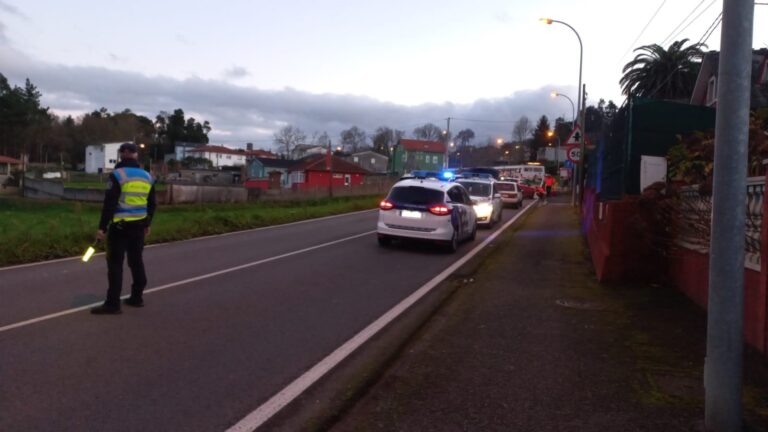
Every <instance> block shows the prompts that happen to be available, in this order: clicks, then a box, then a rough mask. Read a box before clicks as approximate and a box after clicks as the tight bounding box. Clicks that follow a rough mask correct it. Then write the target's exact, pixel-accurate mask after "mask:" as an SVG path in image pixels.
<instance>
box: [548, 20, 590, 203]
mask: <svg viewBox="0 0 768 432" xmlns="http://www.w3.org/2000/svg"><path fill="white" fill-rule="evenodd" d="M540 21H541V22H543V23H545V24H548V25H552V23H558V24H562V25H564V26H566V27H568V28H569V29H571V30H572V31H573V33H574V34H575V35H576V38H577V39H578V40H579V99H578V101H577V102H576V107H577V110H576V112H578V113H579V121H578V124H582V123H583V120H584V112H583V107H582V103H581V102H582V101H581V99H582V95H581V71H582V66H583V63H584V45H583V44H582V43H581V36H579V32H577V31H576V29H575V28H573V27H571V25H570V24H568V23H566V22H563V21H558V20H554V19H552V18H541V19H540ZM579 141H580V143H579V144H580V146H579V147H580V148H579V150H580V151H581V156H580V157H579V163H578V165H577V167H578V169H577V171H576V172H577V174H578V176H577V177H576V180H577V182H576V183H574V186H575V187H574V188H573V194H572V196H571V205H572V206H575V205H576V188H579V187H581V183H582V178H583V177H584V137H582V138H581V140H579ZM579 205H581V202H579Z"/></svg>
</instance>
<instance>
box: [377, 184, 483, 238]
mask: <svg viewBox="0 0 768 432" xmlns="http://www.w3.org/2000/svg"><path fill="white" fill-rule="evenodd" d="M476 233H477V218H476V216H475V212H474V210H473V209H472V199H471V198H470V197H469V194H468V193H467V191H466V190H465V189H464V188H463V187H462V186H461V185H459V184H457V183H454V182H450V181H442V180H439V179H435V178H414V179H407V180H401V181H399V182H397V183H395V185H394V186H392V189H391V190H390V191H389V194H388V195H387V197H386V198H385V199H384V200H383V201H381V203H380V204H379V222H378V225H377V234H378V239H379V244H380V245H381V246H388V245H390V244H391V242H392V240H393V239H399V238H411V239H420V240H431V241H435V242H438V243H441V244H444V245H446V246H447V247H448V249H449V250H450V251H451V252H453V251H456V249H457V248H458V246H459V242H461V241H463V240H474V238H475V234H476Z"/></svg>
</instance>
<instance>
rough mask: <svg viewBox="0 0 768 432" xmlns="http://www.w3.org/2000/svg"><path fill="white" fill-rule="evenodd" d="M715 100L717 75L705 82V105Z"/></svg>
mask: <svg viewBox="0 0 768 432" xmlns="http://www.w3.org/2000/svg"><path fill="white" fill-rule="evenodd" d="M715 102H717V77H714V76H713V77H712V78H710V79H709V82H707V105H712V104H713V103H715Z"/></svg>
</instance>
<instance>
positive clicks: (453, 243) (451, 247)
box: [447, 230, 459, 253]
mask: <svg viewBox="0 0 768 432" xmlns="http://www.w3.org/2000/svg"><path fill="white" fill-rule="evenodd" d="M447 249H448V252H450V253H454V252H456V251H457V250H458V249H459V232H458V231H456V230H453V236H451V240H450V241H449V242H448V245H447Z"/></svg>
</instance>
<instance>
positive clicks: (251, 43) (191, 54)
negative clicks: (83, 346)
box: [0, 0, 768, 148]
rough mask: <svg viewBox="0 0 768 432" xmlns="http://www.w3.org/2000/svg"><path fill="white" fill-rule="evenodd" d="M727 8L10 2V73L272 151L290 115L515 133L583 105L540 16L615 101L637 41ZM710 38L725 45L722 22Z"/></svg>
mask: <svg viewBox="0 0 768 432" xmlns="http://www.w3.org/2000/svg"><path fill="white" fill-rule="evenodd" d="M697 6H698V7H697ZM694 8H696V9H694ZM721 10H722V0H669V1H664V0H646V1H640V2H638V1H625V0H581V1H578V2H574V1H564V0H560V1H554V0H538V1H535V2H531V1H522V0H506V1H501V0H475V1H472V2H468V1H465V0H461V1H460V0H440V1H438V0H418V1H414V0H409V1H403V0H388V1H375V0H373V1H359V0H349V1H343V0H281V1H280V2H274V1H261V0H224V1H217V2H214V1H204V0H199V1H195V0H187V1H176V0H164V1H157V0H153V1H147V0H132V1H128V2H111V1H103V0H100V1H96V0H67V1H65V2H58V1H51V0H23V1H22V0H0V73H3V74H4V75H6V77H8V79H9V80H10V81H11V82H12V83H14V84H19V85H20V84H23V81H24V79H25V78H29V79H30V80H31V81H32V82H33V83H34V84H35V85H36V86H38V88H39V89H40V90H41V91H42V92H43V103H44V104H45V105H46V106H50V107H51V109H52V110H53V111H54V112H56V113H58V114H73V115H80V114H82V113H84V112H90V111H93V110H94V109H98V108H99V107H102V106H104V107H107V108H108V109H109V110H110V111H119V110H122V109H124V108H130V109H131V110H133V111H134V112H137V113H140V114H144V115H146V116H148V117H150V118H154V116H155V115H156V114H157V113H158V112H159V111H161V110H165V111H172V110H173V109H175V108H182V109H184V111H185V113H187V114H188V115H192V116H194V117H195V118H196V119H198V120H200V121H202V120H208V121H210V122H211V124H212V126H213V131H212V132H211V134H210V137H211V141H212V142H213V143H219V144H225V145H230V146H236V145H240V144H243V143H245V142H254V143H255V144H256V146H257V147H262V148H270V147H271V145H272V135H273V133H274V132H275V131H276V130H277V129H279V128H280V127H281V126H283V125H285V124H292V125H295V126H298V127H299V128H301V129H302V130H304V131H305V132H307V134H308V135H310V136H311V135H312V133H313V132H322V131H327V132H328V133H329V134H330V135H331V137H332V138H334V142H338V133H339V131H341V130H342V129H345V128H348V127H350V126H352V125H357V126H359V127H361V128H363V129H365V130H366V131H367V132H369V133H371V132H373V130H374V129H375V128H376V127H378V126H381V125H386V126H390V127H395V128H398V129H404V130H406V132H407V133H410V132H411V131H412V130H413V128H414V127H415V126H418V125H420V124H423V123H425V122H433V123H436V124H439V125H441V126H443V125H445V118H446V117H449V116H450V117H454V118H456V119H455V120H452V123H451V130H452V131H457V130H459V129H463V128H467V127H469V128H472V129H473V130H475V132H476V133H477V135H478V137H479V138H480V139H484V138H485V137H488V136H491V137H497V136H503V137H507V138H510V137H511V130H512V123H513V122H514V121H515V120H517V119H518V118H519V117H520V116H522V115H527V116H528V117H530V118H531V119H532V120H535V119H536V118H538V117H539V116H541V115H542V114H545V115H547V116H548V117H550V119H554V118H555V117H558V116H564V117H566V118H568V119H570V117H571V106H570V104H569V103H568V101H567V100H566V99H564V98H556V99H552V98H550V97H549V93H550V92H551V91H552V90H557V91H560V92H562V93H566V94H568V95H569V96H570V97H571V99H573V101H574V102H576V89H577V82H578V72H579V69H578V68H579V44H578V40H577V38H576V36H575V35H574V34H573V32H572V31H571V30H570V29H568V28H567V27H565V26H563V25H558V24H553V25H550V26H548V25H545V24H542V23H540V22H539V21H538V19H539V18H540V17H544V16H549V17H552V18H555V19H559V20H562V21H566V22H568V23H569V24H570V25H572V26H573V27H574V28H575V29H576V30H577V31H578V32H579V34H580V35H581V39H582V41H583V43H584V72H583V75H584V83H586V84H587V94H588V98H589V101H590V103H596V101H597V100H598V99H599V98H604V99H606V100H608V99H613V100H614V101H615V102H616V103H617V104H619V105H620V104H621V102H622V100H623V98H622V96H621V92H620V87H619V85H618V81H619V78H620V76H621V68H622V66H623V65H624V64H625V63H626V62H627V61H629V60H630V59H631V58H632V56H633V53H632V51H631V50H632V49H634V48H636V47H638V46H640V45H644V44H651V43H659V44H661V43H662V42H664V44H663V45H665V46H668V45H669V43H670V42H671V41H673V40H675V39H681V38H688V39H690V40H691V41H699V40H700V39H701V38H702V37H703V36H704V34H705V33H706V30H707V29H708V28H709V27H710V25H711V24H712V23H713V22H714V21H715V19H716V17H717V16H718V14H719V13H720V11H721ZM692 11H693V13H691V12H692ZM657 12H658V13H657ZM654 14H656V15H655V18H653V20H651V17H652V16H654ZM686 17H688V19H687V20H686ZM649 22H650V24H649V25H648V27H647V29H645V31H644V32H643V29H644V27H645V26H646V24H648V23H649ZM681 23H682V25H679V24H681ZM689 23H690V24H689ZM676 27H678V28H677V30H675V28H676ZM754 28H755V34H754V44H753V45H754V47H755V48H762V47H768V6H756V7H755V24H754ZM673 30H675V31H674V32H673ZM641 32H642V33H641ZM678 33H679V35H678ZM665 40H666V42H665ZM707 44H708V46H709V49H712V50H719V47H720V27H718V28H717V30H716V31H715V32H714V33H713V34H712V36H711V37H709V39H708V40H707ZM470 120H471V121H470Z"/></svg>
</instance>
